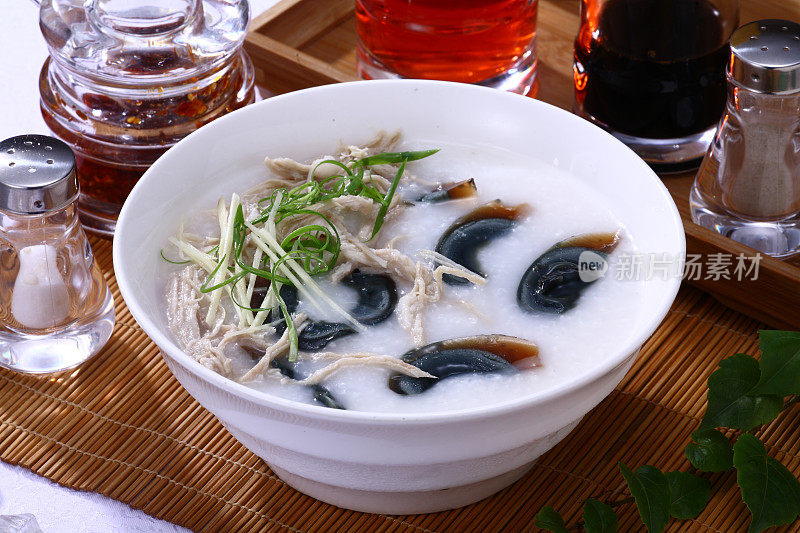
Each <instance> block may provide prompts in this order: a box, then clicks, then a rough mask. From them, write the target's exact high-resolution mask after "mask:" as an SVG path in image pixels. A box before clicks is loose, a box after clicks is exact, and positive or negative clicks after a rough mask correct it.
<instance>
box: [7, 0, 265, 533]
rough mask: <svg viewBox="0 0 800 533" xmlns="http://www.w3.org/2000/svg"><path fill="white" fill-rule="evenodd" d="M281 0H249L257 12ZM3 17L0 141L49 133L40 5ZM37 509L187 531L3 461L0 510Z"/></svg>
mask: <svg viewBox="0 0 800 533" xmlns="http://www.w3.org/2000/svg"><path fill="white" fill-rule="evenodd" d="M277 1H278V0H251V2H250V5H251V11H252V13H253V14H254V15H255V14H258V13H261V12H263V11H264V10H265V9H267V8H268V7H270V6H272V5H273V4H275V3H277ZM2 4H3V15H2V16H0V140H2V139H6V138H8V137H12V136H14V135H21V134H25V133H48V131H47V127H46V126H45V124H44V121H43V120H42V117H41V115H40V113H39V90H38V86H37V82H38V78H39V71H40V69H41V67H42V62H43V61H44V59H45V57H46V56H47V49H46V48H45V44H44V40H43V39H42V36H41V33H40V32H39V25H38V10H37V8H36V6H34V5H33V3H31V2H26V1H24V0H2ZM23 513H30V514H33V515H34V516H35V517H36V519H37V521H38V523H39V525H40V527H41V528H42V531H43V532H44V533H60V532H70V533H81V532H92V533H94V532H97V533H115V532H133V531H166V532H175V531H184V529H182V528H179V527H177V526H175V525H173V524H169V523H167V522H163V521H161V520H156V519H155V518H152V517H150V516H147V515H146V514H144V513H142V512H140V511H136V510H134V509H132V508H130V507H129V506H127V505H125V504H122V503H119V502H116V501H114V500H110V499H108V498H105V497H103V496H100V495H99V494H94V493H85V492H78V491H74V490H70V489H65V488H63V487H59V486H58V485H56V484H55V483H51V482H50V481H48V480H46V479H44V478H41V477H39V476H36V475H34V474H32V473H30V472H29V471H27V470H24V469H22V468H19V467H15V466H11V465H9V464H6V463H3V462H0V515H9V514H14V515H16V514H23Z"/></svg>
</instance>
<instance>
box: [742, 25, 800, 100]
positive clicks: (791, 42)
mask: <svg viewBox="0 0 800 533" xmlns="http://www.w3.org/2000/svg"><path fill="white" fill-rule="evenodd" d="M730 42H731V61H730V64H729V66H728V74H729V75H730V76H731V77H732V78H733V79H734V80H735V81H736V82H737V83H738V84H740V85H742V86H743V87H744V88H746V89H749V90H751V91H754V92H757V93H767V94H790V93H794V92H798V91H800V24H797V23H794V22H790V21H788V20H779V19H768V20H757V21H755V22H750V23H748V24H745V25H744V26H742V27H741V28H739V29H737V30H736V31H735V32H733V35H732V36H731V41H730Z"/></svg>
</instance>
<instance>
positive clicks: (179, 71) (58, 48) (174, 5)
mask: <svg viewBox="0 0 800 533" xmlns="http://www.w3.org/2000/svg"><path fill="white" fill-rule="evenodd" d="M37 3H39V4H40V10H39V26H40V28H41V30H42V34H43V35H44V38H45V41H46V42H47V46H48V49H49V51H50V56H51V57H52V59H53V60H54V61H55V62H57V63H58V64H59V65H60V66H63V67H66V68H68V69H69V70H70V71H71V73H72V75H77V76H81V77H86V78H89V79H90V80H91V81H92V82H93V83H98V82H99V83H102V84H104V85H109V86H110V88H109V89H108V90H107V92H108V95H109V96H110V97H114V96H115V95H116V94H118V93H119V89H120V87H140V86H141V87H145V88H148V89H150V90H151V91H157V93H159V94H160V93H161V92H162V91H165V90H168V88H169V87H170V86H171V85H173V84H175V83H183V82H186V81H187V80H191V79H194V78H196V77H198V76H205V75H207V73H209V72H215V71H216V70H218V69H219V68H221V67H222V65H223V64H224V63H225V62H226V61H228V59H229V58H230V57H231V56H232V55H233V54H235V53H236V52H237V51H238V50H239V49H240V48H241V46H242V44H243V43H244V38H245V36H246V32H247V23H248V21H249V18H250V15H249V13H250V12H249V7H248V3H247V0H41V2H39V1H37Z"/></svg>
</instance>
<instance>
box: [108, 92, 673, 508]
mask: <svg viewBox="0 0 800 533" xmlns="http://www.w3.org/2000/svg"><path fill="white" fill-rule="evenodd" d="M397 128H400V129H402V130H403V132H404V133H405V136H406V138H407V139H413V140H415V141H419V142H420V143H422V144H423V145H426V146H435V145H436V141H437V140H439V141H447V142H453V141H456V142H459V143H464V144H468V145H470V144H472V145H476V146H480V145H483V146H485V145H487V144H488V145H492V146H500V147H503V148H505V149H509V150H512V151H513V152H516V153H519V154H521V155H525V156H531V157H535V158H538V159H542V160H545V161H547V162H550V163H553V164H556V165H558V166H560V167H561V168H563V169H566V170H568V171H569V172H571V173H572V174H574V175H575V176H577V177H578V178H579V179H581V180H583V181H584V182H587V183H589V184H590V185H591V186H592V187H593V188H594V189H595V190H597V191H598V192H599V194H600V195H601V196H602V197H604V199H605V201H606V202H607V204H608V205H609V207H610V208H611V209H612V210H613V211H614V213H615V214H616V215H617V216H618V217H619V219H620V220H621V221H622V222H623V223H624V224H625V225H626V226H627V228H628V231H629V232H630V233H631V234H632V236H633V238H634V239H635V242H636V244H637V246H638V247H639V249H640V251H642V252H644V253H651V252H652V253H658V254H662V253H666V254H670V255H671V256H672V257H679V256H682V254H683V253H684V236H683V229H682V225H681V221H680V217H679V216H678V212H677V210H676V208H675V204H674V203H673V201H672V199H671V198H670V195H669V194H668V192H667V190H666V189H665V188H664V186H663V185H662V184H661V182H660V180H659V179H658V177H657V176H656V175H655V174H654V173H653V172H652V171H651V170H650V169H649V168H648V167H647V166H646V165H645V164H644V163H643V162H642V161H641V160H640V159H639V158H638V157H636V156H635V155H634V153H633V152H631V151H630V150H628V149H627V148H626V147H625V146H624V145H623V144H621V143H620V142H618V141H617V140H615V139H614V138H613V137H611V136H610V135H608V134H606V133H605V132H603V131H601V130H600V129H599V128H596V127H595V126H593V125H591V124H589V123H588V122H586V121H584V120H583V119H580V118H578V117H576V116H573V115H572V114H570V113H567V112H565V111H562V110H560V109H557V108H555V107H552V106H550V105H547V104H545V103H542V102H539V101H536V100H533V99H530V98H526V97H521V96H518V95H515V94H510V93H504V92H500V91H496V90H493V89H486V88H482V87H475V86H470V85H462V84H455V83H446V82H433V81H409V80H391V81H374V82H372V81H371V82H355V83H345V84H339V85H328V86H324V87H318V88H314V89H309V90H305V91H299V92H295V93H290V94H286V95H283V96H278V97H275V98H271V99H269V100H266V101H263V102H260V103H257V104H255V105H251V106H249V107H247V108H244V109H242V110H240V111H237V112H235V113H232V114H230V115H228V116H226V117H223V118H221V119H219V120H217V121H215V122H213V123H211V124H209V125H207V126H204V127H203V128H202V129H200V130H198V131H197V132H195V133H193V134H192V135H190V136H189V137H188V138H186V139H185V140H183V141H181V142H180V143H178V144H177V145H176V146H175V147H174V148H172V149H171V150H169V151H168V152H167V153H166V154H165V155H164V156H163V157H161V158H160V159H159V160H158V161H157V162H156V163H155V165H153V167H152V168H150V170H148V171H147V173H146V174H145V175H144V177H143V178H142V179H141V180H140V181H139V183H138V184H137V185H136V187H135V188H134V190H133V192H132V193H131V195H130V197H129V198H128V201H127V202H126V203H125V206H124V208H123V210H122V213H121V215H120V218H119V222H118V224H117V230H116V236H115V238H114V266H115V270H116V275H117V281H118V283H119V287H120V292H121V293H122V296H123V297H124V298H125V301H126V303H127V304H128V308H129V309H130V311H131V313H132V314H133V316H134V317H135V318H136V320H137V322H139V324H140V325H141V326H142V328H144V330H145V331H146V332H147V334H148V335H149V336H150V337H151V338H152V339H153V341H155V343H156V344H157V345H158V346H159V348H160V349H161V351H162V353H163V354H164V358H165V360H166V362H167V364H168V365H169V367H170V369H171V370H172V372H173V373H174V374H175V376H176V377H177V378H178V380H179V381H180V382H181V383H182V384H183V386H184V387H186V389H187V390H188V391H189V393H190V394H191V395H192V396H194V397H195V398H196V399H197V401H199V402H200V403H201V404H202V405H203V406H204V407H205V408H206V409H208V410H209V411H211V412H212V413H214V415H216V417H217V418H218V419H219V420H220V421H221V422H222V423H223V424H224V425H225V427H226V428H227V429H228V430H229V431H230V432H231V433H232V434H233V435H234V436H235V437H236V438H237V439H238V440H239V441H241V442H242V443H243V444H244V445H245V446H247V447H248V448H249V449H250V450H252V451H253V452H255V453H256V454H258V455H259V456H260V457H262V458H263V459H264V460H265V461H266V462H267V463H268V464H269V465H270V466H271V467H272V469H273V470H274V471H275V472H276V473H277V474H278V475H279V476H280V477H281V478H282V479H283V480H284V481H286V482H287V483H289V484H290V485H292V486H294V487H295V488H297V489H299V490H300V491H302V492H305V493H307V494H310V495H311V496H314V497H316V498H318V499H320V500H324V501H326V502H329V503H333V504H335V505H339V506H341V507H347V508H350V509H356V510H361V511H368V512H380V513H395V514H406V513H420V512H431V511H437V510H443V509H448V508H454V507H458V506H461V505H466V504H468V503H471V502H474V501H477V500H479V499H481V498H484V497H486V496H488V495H490V494H492V493H494V492H496V491H498V490H500V489H502V488H503V487H505V486H507V485H508V484H510V483H512V482H513V481H515V480H516V479H518V478H519V477H521V476H522V475H523V474H524V473H525V472H526V471H527V470H528V469H529V468H530V466H531V464H532V463H533V461H535V460H536V458H537V457H539V456H540V455H541V454H542V453H544V452H545V451H547V450H548V449H549V448H551V447H552V446H554V445H555V444H556V443H557V442H558V441H559V440H561V439H562V438H564V437H565V436H566V435H567V434H568V433H569V432H570V431H571V430H572V428H574V427H575V425H576V424H577V423H578V421H580V419H581V417H583V415H585V414H586V413H587V412H588V411H589V410H590V409H592V408H593V407H594V406H595V405H597V404H598V403H599V402H600V401H601V400H602V399H603V398H604V397H605V396H606V395H608V394H609V393H610V392H611V390H612V389H613V388H614V387H615V386H616V385H617V384H618V383H619V382H620V380H621V379H622V377H623V376H624V374H625V372H626V371H627V370H628V368H630V366H631V364H632V363H633V360H634V357H635V355H636V353H637V351H638V349H639V347H640V346H641V345H642V343H643V342H644V341H645V340H646V339H647V338H648V337H649V336H650V335H651V334H652V333H653V331H654V330H655V328H656V327H657V326H658V324H659V323H660V322H661V320H662V318H663V317H664V315H665V314H666V313H667V311H668V309H669V307H670V305H671V304H672V302H673V300H674V298H675V295H676V293H677V290H678V286H679V284H680V280H679V279H678V278H677V277H676V278H671V279H667V280H662V279H660V278H659V279H653V280H651V281H649V282H647V283H646V284H644V291H643V292H644V299H645V304H644V305H643V306H642V309H643V313H642V314H640V316H638V317H636V319H635V320H634V321H633V322H632V323H631V335H629V337H628V338H627V339H626V340H624V341H621V342H620V345H619V346H618V349H617V350H616V351H615V352H614V353H608V354H604V355H603V360H602V362H601V363H599V364H598V365H597V366H596V367H595V368H593V369H591V371H590V372H588V373H587V374H584V375H583V376H580V377H578V378H576V379H574V380H572V381H570V382H568V383H566V384H564V385H563V386H560V387H558V388H556V389H552V390H548V391H546V392H545V393H543V394H538V395H532V396H530V397H524V398H518V399H515V400H513V401H509V402H506V403H502V404H498V405H491V406H487V407H483V408H480V409H472V410H468V411H459V412H455V413H452V412H451V413H438V414H437V413H428V414H419V415H394V414H379V413H378V414H376V413H365V412H354V411H338V410H333V409H327V408H324V407H318V406H313V405H304V404H300V403H295V402H292V401H288V400H284V399H280V398H276V397H272V396H268V395H266V394H263V393H259V392H257V391H254V390H251V389H248V388H246V387H244V386H242V385H239V384H237V383H234V382H232V381H229V380H227V379H225V378H223V377H221V376H219V375H217V374H215V373H214V372H212V371H211V370H209V369H207V368H204V367H203V366H201V365H200V364H198V363H196V362H195V361H194V360H192V359H191V358H190V357H188V356H187V355H186V354H184V353H183V352H182V351H181V349H180V348H179V347H178V346H177V345H176V344H175V342H174V340H173V338H172V336H171V335H170V333H169V330H168V327H167V322H166V318H165V312H164V305H163V297H164V294H163V283H160V282H159V279H158V276H157V272H159V271H160V270H161V269H162V268H163V264H159V262H160V261H161V259H160V257H159V250H160V249H161V248H162V247H164V246H165V243H166V242H167V238H168V237H169V236H170V235H173V234H174V233H175V231H176V228H177V226H178V224H179V221H180V218H181V217H182V216H183V214H185V213H187V212H189V211H191V210H193V209H197V208H208V207H211V206H213V205H215V202H216V200H217V198H219V197H220V196H223V195H224V196H229V195H230V193H231V192H233V191H237V190H242V189H243V188H246V187H247V186H249V185H252V184H254V183H256V182H257V181H258V180H259V179H261V178H263V177H264V175H265V170H264V165H263V160H264V157H265V156H266V155H270V156H273V157H277V156H288V157H293V158H296V159H310V158H313V157H315V156H317V155H318V154H321V153H329V152H330V151H331V150H333V149H334V148H335V147H336V145H337V144H338V142H339V141H340V140H344V141H346V142H347V143H350V144H356V143H359V142H365V141H367V140H368V139H369V138H371V137H372V136H373V135H374V133H375V132H376V131H378V130H380V129H385V130H394V129H397Z"/></svg>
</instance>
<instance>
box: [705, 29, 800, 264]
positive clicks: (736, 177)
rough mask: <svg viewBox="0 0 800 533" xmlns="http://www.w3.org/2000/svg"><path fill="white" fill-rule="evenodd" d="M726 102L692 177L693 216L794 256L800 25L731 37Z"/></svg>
mask: <svg viewBox="0 0 800 533" xmlns="http://www.w3.org/2000/svg"><path fill="white" fill-rule="evenodd" d="M730 45H731V57H730V61H729V63H728V72H727V78H728V102H727V107H726V110H725V114H724V115H723V117H722V120H721V121H720V124H719V127H718V130H717V134H716V137H715V139H714V142H713V143H712V144H711V146H710V148H709V150H708V153H707V154H706V157H705V159H704V160H703V163H702V165H701V167H700V171H699V172H698V174H697V177H696V178H695V182H694V187H693V189H692V195H691V200H690V204H691V212H692V219H693V220H694V221H695V223H697V224H699V225H701V226H704V227H706V228H709V229H712V230H715V231H717V232H719V233H721V234H722V235H725V236H726V237H730V238H732V239H734V240H736V241H739V242H741V243H743V244H746V245H748V246H750V247H752V248H755V249H757V250H759V251H761V252H764V253H767V254H769V255H772V256H775V257H789V256H791V255H794V254H797V253H800V24H795V23H793V22H789V21H785V20H760V21H756V22H751V23H749V24H745V25H744V26H742V27H741V28H739V29H738V30H736V31H735V32H734V33H733V35H732V36H731V40H730Z"/></svg>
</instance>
